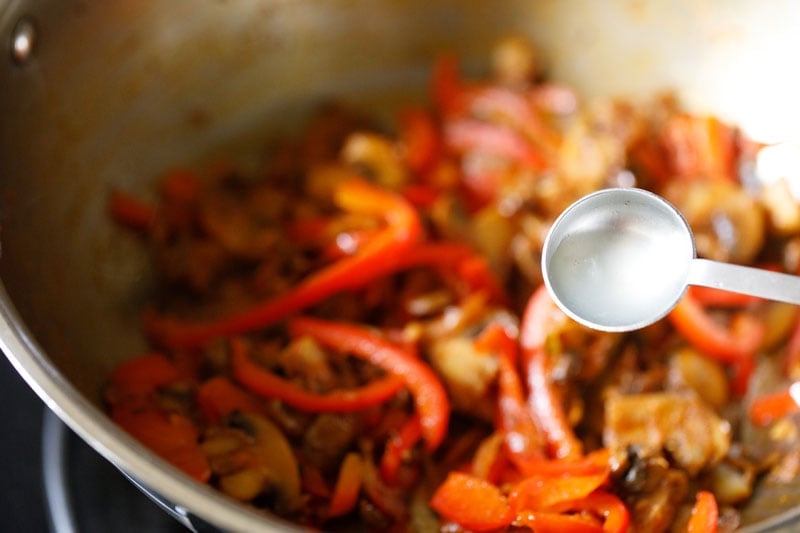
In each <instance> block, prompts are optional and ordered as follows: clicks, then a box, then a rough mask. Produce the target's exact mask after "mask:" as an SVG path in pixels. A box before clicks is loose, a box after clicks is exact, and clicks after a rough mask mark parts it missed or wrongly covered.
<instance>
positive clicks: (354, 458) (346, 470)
mask: <svg viewBox="0 0 800 533" xmlns="http://www.w3.org/2000/svg"><path fill="white" fill-rule="evenodd" d="M363 481H364V461H363V460H362V459H361V455H359V454H357V453H355V452H350V453H348V454H347V455H346V456H345V457H344V460H343V461H342V466H341V468H340V469H339V477H338V478H337V479H336V485H335V486H334V488H333V494H332V495H331V501H330V505H329V506H328V516H329V517H331V518H333V517H336V516H342V515H344V514H347V513H349V512H350V511H352V510H353V509H354V508H355V506H356V504H357V503H358V494H359V492H361V485H362V483H363Z"/></svg>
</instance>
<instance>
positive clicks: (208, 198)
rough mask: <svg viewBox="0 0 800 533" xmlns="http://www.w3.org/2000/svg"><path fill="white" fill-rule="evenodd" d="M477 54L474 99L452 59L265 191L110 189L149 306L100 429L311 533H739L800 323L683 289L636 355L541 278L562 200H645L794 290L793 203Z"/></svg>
mask: <svg viewBox="0 0 800 533" xmlns="http://www.w3.org/2000/svg"><path fill="white" fill-rule="evenodd" d="M493 58H494V59H493V61H494V64H493V67H494V74H493V77H492V78H490V79H487V80H485V81H475V80H469V79H466V78H464V77H462V76H461V72H460V69H459V65H458V59H457V58H456V57H455V56H453V55H448V54H445V55H442V56H441V57H440V58H439V59H438V60H437V61H436V62H435V64H434V66H433V72H432V80H431V102H430V104H429V107H421V106H420V107H413V108H409V109H404V110H402V111H401V112H400V113H399V116H398V122H397V135H396V136H393V135H390V134H387V133H386V132H383V131H379V130H376V129H374V128H370V127H367V126H365V124H367V122H366V121H364V120H362V119H360V118H359V117H356V116H354V115H353V116H351V115H349V114H348V113H347V112H345V111H343V108H341V107H335V108H329V109H327V110H326V111H324V112H323V113H321V115H320V116H319V117H318V118H317V119H315V120H314V122H313V124H312V125H311V126H310V128H309V130H308V132H307V133H306V134H305V135H304V136H303V137H302V138H300V139H298V140H297V141H295V142H293V143H281V144H280V145H278V148H277V149H275V150H274V151H273V153H272V157H271V158H269V160H268V162H267V163H266V164H265V168H264V169H263V170H262V171H260V172H258V173H257V174H255V175H244V174H241V173H239V172H237V171H235V170H230V166H228V167H226V168H227V170H225V171H201V170H198V171H189V170H185V169H183V170H175V171H171V172H169V173H167V175H166V176H165V177H164V180H163V181H162V183H161V187H160V189H159V191H158V195H159V196H158V200H157V201H156V202H154V203H152V204H150V203H147V202H143V201H141V200H139V199H138V198H136V197H134V196H131V195H130V194H127V193H125V192H124V191H121V190H115V191H114V192H113V193H112V194H111V197H110V211H111V215H112V216H113V217H114V219H115V220H117V221H118V222H119V223H120V224H122V225H124V226H125V227H127V228H129V229H130V230H132V232H131V233H132V234H133V235H135V236H136V238H141V239H143V240H145V241H147V242H148V243H149V245H150V248H151V250H152V253H153V260H154V264H155V266H156V269H157V272H158V273H159V274H160V276H161V278H160V279H161V286H160V288H159V291H158V293H157V294H156V295H155V297H154V298H153V300H152V304H151V306H150V308H149V309H147V310H146V312H145V313H144V329H145V332H146V334H147V335H148V338H149V339H150V341H151V342H152V345H153V350H154V352H153V353H151V354H146V355H143V356H140V357H138V358H135V359H132V360H130V361H128V362H125V363H122V364H121V365H119V366H118V367H117V368H116V369H115V370H114V372H113V374H112V375H111V376H110V378H109V383H108V387H107V389H106V393H105V399H106V401H107V404H108V408H109V412H110V414H111V416H112V418H113V419H114V420H116V421H117V422H118V423H119V424H120V425H121V426H122V427H123V428H124V429H125V430H127V431H128V432H129V433H131V434H132V435H133V436H134V437H136V438H138V439H139V440H141V441H142V442H143V443H144V444H145V445H146V446H149V447H150V448H151V449H152V450H153V451H154V452H155V453H157V454H160V455H161V456H163V457H164V458H165V459H166V460H168V461H169V462H171V463H172V464H173V465H175V466H176V467H177V468H179V469H181V470H183V471H184V472H186V473H187V474H189V475H191V476H193V477H194V478H196V479H197V480H199V481H202V482H207V483H210V484H211V485H213V486H215V487H217V488H219V489H220V490H221V491H223V492H224V493H226V494H227V495H229V496H231V497H232V498H235V499H237V500H240V501H243V502H248V503H249V504H251V505H253V506H255V507H257V508H260V509H264V510H265V511H269V512H272V513H277V514H280V515H282V516H284V517H286V518H288V519H291V520H294V521H296V522H297V523H299V524H303V525H306V526H311V527H319V528H324V529H328V530H341V531H352V530H391V531H402V530H412V529H414V528H415V527H423V529H425V530H427V529H430V528H431V527H432V528H434V529H435V528H436V527H439V528H441V529H443V530H447V531H451V532H456V531H470V530H471V531H494V530H504V529H512V530H526V529H531V530H534V531H537V532H542V531H575V532H580V531H587V532H589V531H591V532H595V531H607V532H609V531H648V532H658V531H681V530H685V531H692V532H694V531H714V530H716V529H717V528H719V529H721V530H725V529H729V528H733V527H736V526H737V525H738V520H739V518H738V516H739V515H738V511H737V509H738V507H737V506H740V505H743V504H745V503H746V501H747V499H748V498H749V497H750V495H751V493H752V489H753V484H754V483H755V482H756V481H757V480H758V479H759V478H760V477H764V476H771V478H772V479H784V480H785V479H787V478H791V477H792V476H793V475H796V474H797V473H798V469H797V468H793V467H792V465H796V464H797V461H796V457H797V453H796V449H797V445H798V440H800V438H798V437H797V436H798V435H800V431H798V430H799V429H800V428H798V419H797V417H796V415H797V413H798V412H800V407H798V403H797V399H798V398H797V397H798V395H797V393H796V391H795V389H796V388H797V385H796V382H797V380H798V379H800V370H799V369H800V363H798V362H799V361H800V326H798V319H797V312H796V310H795V309H793V308H791V307H789V306H786V305H785V304H780V305H778V304H772V303H769V302H765V301H763V300H760V299H758V298H752V297H742V296H739V295H731V294H728V293H723V292H720V291H717V290H713V289H694V288H693V289H691V290H689V291H688V292H687V293H686V295H685V297H684V298H683V300H682V301H681V302H680V303H679V304H678V305H677V307H676V308H675V310H674V311H672V313H671V314H670V315H669V316H668V317H667V318H665V319H664V320H662V321H660V322H658V323H657V324H655V325H653V326H651V327H648V328H646V329H644V330H641V331H637V332H633V333H630V334H609V333H601V332H595V331H590V330H587V329H585V328H583V327H582V326H579V325H578V324H576V323H575V322H573V321H571V320H570V319H568V318H567V316H566V315H564V314H563V313H562V312H561V311H560V310H559V309H558V308H557V307H556V306H555V305H554V303H553V301H552V300H551V299H550V296H549V294H548V292H547V290H546V289H545V287H544V286H543V285H542V279H541V273H540V272H539V266H538V264H539V254H540V253H541V247H542V241H543V239H544V235H545V234H546V231H547V229H548V227H549V226H550V224H551V223H552V221H553V220H554V218H555V217H556V216H557V215H558V214H559V213H560V212H561V210H562V209H563V208H564V207H566V206H567V205H569V204H570V203H571V202H572V201H574V200H576V199H577V198H579V197H580V196H582V195H583V194H586V193H588V192H591V191H593V190H596V189H598V188H602V187H608V186H619V185H626V186H629V185H636V186H639V187H644V188H648V189H651V190H653V191H655V192H657V193H659V194H662V195H664V196H666V197H668V198H669V199H671V200H672V201H673V202H674V203H676V205H678V207H679V208H680V209H682V210H683V212H684V214H685V216H686V218H687V220H688V221H689V222H690V224H691V225H692V228H693V229H694V231H695V234H696V236H697V241H698V253H699V254H700V255H701V256H704V257H710V258H713V259H721V260H725V261H732V262H739V263H745V264H752V265H757V266H759V267H762V268H772V269H786V270H790V271H796V269H797V260H796V256H797V243H798V242H800V241H798V236H799V234H800V225H798V224H792V223H791V216H790V215H791V213H793V211H792V210H799V209H800V208H798V205H797V202H795V201H794V200H793V199H792V198H790V197H789V195H786V194H784V195H780V194H777V193H776V190H774V189H769V190H764V191H762V190H759V188H758V184H757V183H754V182H753V181H752V180H751V179H750V176H749V175H746V174H741V175H740V172H746V169H747V168H748V165H749V164H750V163H752V158H753V157H754V154H755V153H756V147H755V145H754V144H753V143H751V142H749V141H747V140H746V139H744V137H743V136H742V135H741V134H740V133H739V132H738V131H737V130H736V128H735V127H733V126H731V125H728V124H725V123H724V122H722V121H721V120H719V119H718V118H715V117H710V116H697V115H692V114H689V113H686V112H685V111H683V110H681V109H680V107H679V106H678V105H677V104H676V102H675V100H674V99H670V98H660V99H656V100H654V101H652V102H649V103H644V104H641V103H638V104H633V103H630V102H623V101H613V100H606V101H598V102H587V103H582V102H580V100H579V98H578V96H577V95H576V94H575V93H573V92H572V91H571V90H570V89H569V88H567V87H565V86H563V85H558V84H554V83H550V82H543V81H541V76H540V73H539V72H538V71H537V68H538V65H537V61H536V54H535V52H534V50H533V49H531V48H530V47H529V46H528V45H527V44H525V43H524V41H521V40H519V39H516V38H511V39H506V40H504V41H502V42H501V43H500V44H499V45H498V47H497V49H496V50H495V51H494V54H493ZM745 185H746V186H745ZM787 221H788V222H787ZM301 315H302V316H301ZM793 454H794V455H793ZM793 457H794V459H792V458H793ZM423 524H424V526H423ZM432 525H433V526H432Z"/></svg>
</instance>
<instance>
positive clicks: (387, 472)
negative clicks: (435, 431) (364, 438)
mask: <svg viewBox="0 0 800 533" xmlns="http://www.w3.org/2000/svg"><path fill="white" fill-rule="evenodd" d="M421 438H422V426H421V425H420V423H419V416H417V415H412V416H411V417H409V419H408V420H406V421H405V423H404V424H403V425H402V426H401V427H400V429H399V430H398V431H397V433H395V434H394V435H393V436H392V438H390V439H389V442H387V443H386V449H385V450H384V452H383V456H382V457H381V464H380V472H381V477H382V478H383V480H384V481H385V482H386V483H388V484H389V485H394V484H395V483H396V482H397V471H398V470H399V469H400V464H401V463H402V462H403V459H404V458H405V456H406V454H408V453H409V451H411V448H413V447H414V446H415V445H416V444H417V442H419V439H421Z"/></svg>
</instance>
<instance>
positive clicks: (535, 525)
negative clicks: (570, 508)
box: [513, 511, 603, 533]
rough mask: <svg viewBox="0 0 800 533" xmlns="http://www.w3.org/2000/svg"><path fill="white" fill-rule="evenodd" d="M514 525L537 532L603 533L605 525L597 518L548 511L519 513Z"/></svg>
mask: <svg viewBox="0 0 800 533" xmlns="http://www.w3.org/2000/svg"><path fill="white" fill-rule="evenodd" d="M513 525H515V526H517V527H527V528H529V529H530V530H531V531H535V532H536V533H603V526H602V525H601V524H600V523H599V522H598V521H596V520H589V519H588V518H586V517H583V516H580V515H570V514H560V513H551V512H548V511H535V512H534V511H525V512H523V513H519V514H517V517H516V518H515V519H514V522H513Z"/></svg>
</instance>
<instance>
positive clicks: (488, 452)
mask: <svg viewBox="0 0 800 533" xmlns="http://www.w3.org/2000/svg"><path fill="white" fill-rule="evenodd" d="M505 437H506V436H505V434H504V433H503V432H495V433H492V434H491V435H489V436H488V437H486V438H485V439H483V440H482V441H481V443H480V445H479V446H478V449H476V450H475V454H474V455H473V456H472V461H471V462H470V468H469V473H471V474H472V475H473V476H477V477H479V478H481V479H485V480H486V481H488V482H490V483H494V484H498V481H499V480H500V477H501V475H502V473H503V472H502V470H503V469H504V467H505V466H506V465H507V464H508V460H507V459H506V457H505V455H504V454H503V453H502V451H503V446H504V444H505Z"/></svg>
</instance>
